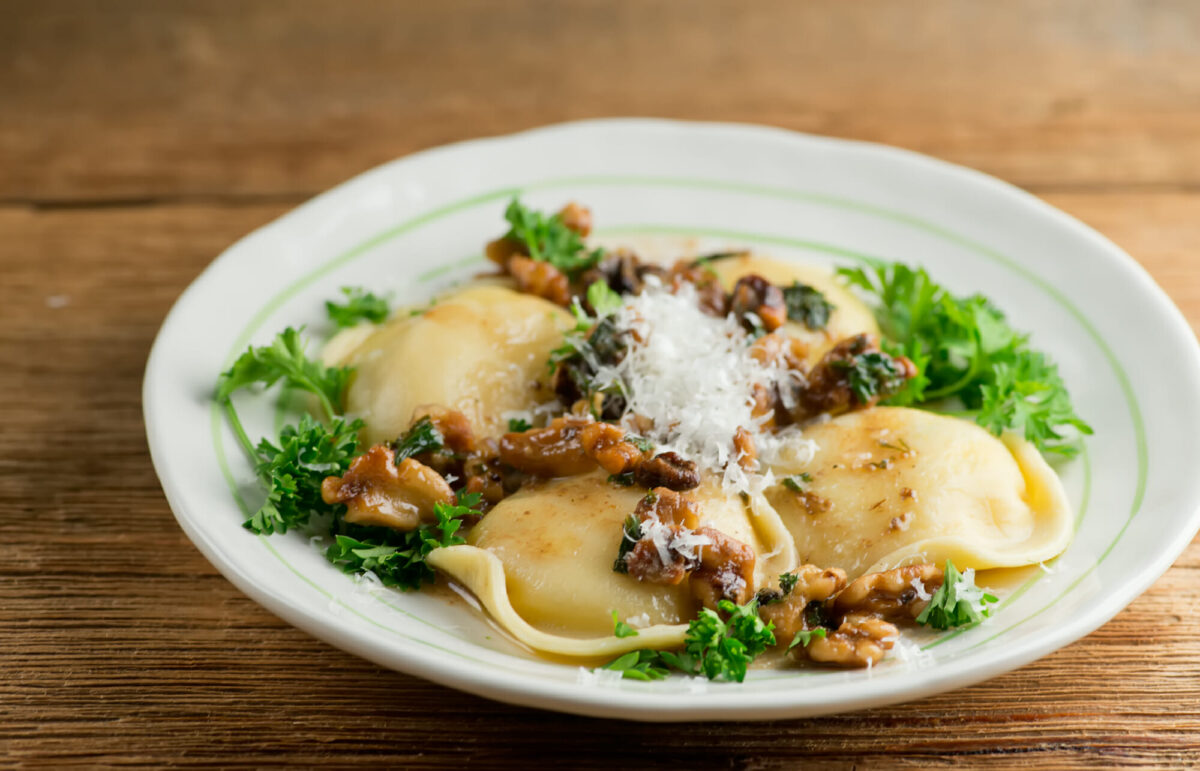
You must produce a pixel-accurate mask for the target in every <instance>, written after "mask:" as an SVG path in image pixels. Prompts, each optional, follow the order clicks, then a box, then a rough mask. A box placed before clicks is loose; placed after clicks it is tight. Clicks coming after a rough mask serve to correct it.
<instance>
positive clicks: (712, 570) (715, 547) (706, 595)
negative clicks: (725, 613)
mask: <svg viewBox="0 0 1200 771" xmlns="http://www.w3.org/2000/svg"><path fill="white" fill-rule="evenodd" d="M695 533H696V535H699V536H703V537H705V538H707V539H708V540H709V541H710V543H709V544H707V545H704V546H701V547H700V565H699V567H697V568H696V570H695V572H694V573H692V583H691V589H692V596H694V597H695V598H696V599H698V600H700V602H701V603H703V604H704V606H705V607H706V608H712V609H713V610H716V609H717V603H718V602H719V601H720V600H729V601H730V602H733V603H735V604H737V605H745V604H746V603H747V602H749V601H750V598H751V596H753V594H754V561H755V554H754V549H752V548H751V547H750V546H749V545H747V544H745V543H742V542H741V541H739V540H738V539H736V538H733V537H731V536H728V535H725V534H724V533H722V532H721V531H720V530H714V529H713V528H711V527H700V528H696V530H695Z"/></svg>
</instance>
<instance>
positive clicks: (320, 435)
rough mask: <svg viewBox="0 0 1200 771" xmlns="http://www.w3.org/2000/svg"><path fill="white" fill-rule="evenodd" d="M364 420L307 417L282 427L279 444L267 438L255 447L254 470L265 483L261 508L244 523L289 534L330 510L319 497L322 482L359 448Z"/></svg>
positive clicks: (340, 469)
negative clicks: (322, 420)
mask: <svg viewBox="0 0 1200 771" xmlns="http://www.w3.org/2000/svg"><path fill="white" fill-rule="evenodd" d="M362 425H363V424H362V421H361V420H355V421H352V422H349V423H347V422H346V421H345V420H342V419H335V420H333V421H332V423H331V425H330V426H329V427H328V428H327V427H325V426H324V425H322V424H321V423H319V422H317V421H316V420H313V419H312V418H311V417H310V416H308V415H302V416H301V417H300V422H299V424H297V425H295V426H284V428H283V430H282V431H281V432H280V433H279V443H278V444H274V443H272V442H271V441H270V440H268V439H263V440H262V441H261V442H259V444H258V447H257V448H255V456H256V458H257V464H256V467H255V471H257V472H258V475H259V478H261V479H262V480H263V483H264V484H265V485H266V487H267V498H266V500H265V501H263V504H262V506H260V507H259V508H258V510H257V511H256V512H254V514H252V515H251V516H250V518H249V519H247V520H246V522H245V523H244V525H245V527H246V528H247V529H248V530H252V531H253V532H255V533H263V534H271V533H286V532H287V531H288V530H290V529H292V528H295V527H301V526H303V525H306V524H308V520H309V518H310V517H311V516H312V515H313V514H320V513H323V512H326V511H328V510H329V506H328V505H327V504H326V503H325V502H324V501H323V500H322V499H321V482H322V480H324V479H325V477H327V476H331V475H333V476H340V475H342V474H344V473H346V469H348V468H349V467H350V461H351V460H353V459H354V456H355V455H356V454H357V452H358V432H359V429H361V428H362Z"/></svg>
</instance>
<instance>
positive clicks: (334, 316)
mask: <svg viewBox="0 0 1200 771" xmlns="http://www.w3.org/2000/svg"><path fill="white" fill-rule="evenodd" d="M342 294H344V295H345V296H346V302H344V303H335V302H333V301H332V300H329V301H326V303H325V312H326V313H328V314H329V320H330V321H332V322H333V323H334V324H336V325H337V326H338V327H339V328H342V327H352V326H354V325H356V324H358V323H359V322H361V321H369V322H371V323H372V324H378V323H380V322H382V321H384V320H385V319H386V318H387V317H388V303H387V300H386V299H384V298H382V297H379V296H378V295H375V294H373V293H371V292H367V291H365V290H364V289H363V288H362V287H349V286H344V287H342Z"/></svg>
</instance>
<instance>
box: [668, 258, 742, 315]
mask: <svg viewBox="0 0 1200 771" xmlns="http://www.w3.org/2000/svg"><path fill="white" fill-rule="evenodd" d="M666 283H667V285H668V286H670V287H671V290H672V291H675V292H677V291H679V288H680V286H682V285H683V284H684V283H688V284H691V285H692V286H694V287H695V288H696V294H697V295H699V305H700V310H702V311H704V312H705V313H707V314H709V315H710V316H721V317H724V316H725V314H726V313H727V308H728V307H729V304H728V298H727V297H726V296H725V290H724V289H722V288H721V282H720V281H719V280H718V279H717V275H716V274H715V273H713V272H712V271H711V270H707V269H705V267H704V266H702V265H697V264H696V263H694V262H686V261H682V260H681V261H679V262H676V263H675V264H674V265H673V266H671V270H670V272H669V273H668V274H667V282H666Z"/></svg>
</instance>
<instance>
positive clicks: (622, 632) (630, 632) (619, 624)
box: [612, 610, 638, 637]
mask: <svg viewBox="0 0 1200 771" xmlns="http://www.w3.org/2000/svg"><path fill="white" fill-rule="evenodd" d="M612 620H613V634H614V635H615V636H617V637H637V635H638V631H637V630H636V629H634V628H633V627H631V626H630V625H629V624H627V623H625V622H624V621H621V620H620V619H618V618H617V612H616V611H615V610H614V611H613V612H612Z"/></svg>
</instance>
